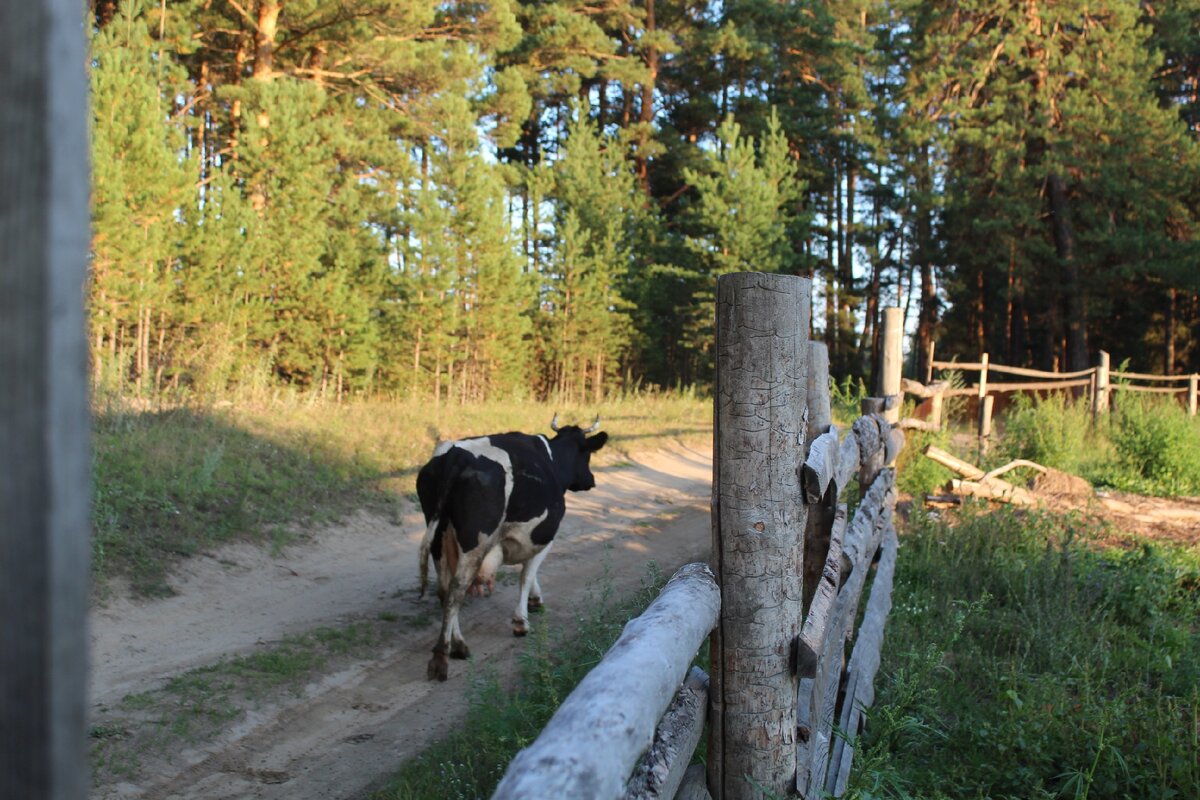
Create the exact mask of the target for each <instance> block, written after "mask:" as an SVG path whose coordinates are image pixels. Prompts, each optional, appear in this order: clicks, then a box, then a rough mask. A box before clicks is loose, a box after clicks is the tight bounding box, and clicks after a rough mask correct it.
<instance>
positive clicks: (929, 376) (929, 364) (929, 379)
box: [925, 340, 934, 386]
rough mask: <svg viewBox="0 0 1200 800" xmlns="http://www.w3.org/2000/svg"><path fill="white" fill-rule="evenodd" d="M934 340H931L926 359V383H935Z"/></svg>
mask: <svg viewBox="0 0 1200 800" xmlns="http://www.w3.org/2000/svg"><path fill="white" fill-rule="evenodd" d="M933 344H934V343H933V341H932V340H931V341H930V342H929V357H928V358H927V359H926V361H925V385H926V386H928V385H929V384H931V383H933Z"/></svg>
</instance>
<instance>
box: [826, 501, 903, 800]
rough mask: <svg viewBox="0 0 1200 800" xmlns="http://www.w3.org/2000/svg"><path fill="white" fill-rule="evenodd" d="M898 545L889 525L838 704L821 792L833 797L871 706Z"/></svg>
mask: <svg viewBox="0 0 1200 800" xmlns="http://www.w3.org/2000/svg"><path fill="white" fill-rule="evenodd" d="M898 548H899V542H898V541H897V539H896V530H895V528H894V527H893V526H892V524H891V522H890V521H889V522H888V523H887V527H886V528H885V530H884V534H883V544H882V550H881V554H880V558H879V566H878V568H877V569H876V570H875V580H874V581H873V582H872V584H871V595H870V598H869V599H868V600H867V608H866V611H865V612H864V614H863V621H862V625H861V627H860V628H859V630H858V635H857V637H856V638H855V642H854V651H853V653H852V654H851V656H850V663H849V665H848V666H847V667H846V675H847V681H846V694H845V699H844V700H843V701H842V714H841V721H840V724H839V727H840V728H841V731H842V737H841V738H839V739H838V740H837V742H836V743H835V744H834V746H833V751H832V753H831V757H830V763H829V770H828V772H827V776H826V782H825V789H826V791H828V792H830V793H832V794H833V796H834V797H841V796H842V795H843V794H845V792H846V784H847V782H848V781H849V779H850V765H851V761H852V760H853V758H854V742H855V740H856V739H857V738H858V732H859V727H860V726H861V723H862V717H863V711H864V710H866V709H868V708H870V707H871V705H872V703H874V702H875V675H876V673H877V672H878V671H879V661H880V657H881V655H882V653H883V633H884V627H885V626H886V624H887V618H888V614H889V613H891V610H892V581H893V577H894V575H895V572H896V551H897V549H898Z"/></svg>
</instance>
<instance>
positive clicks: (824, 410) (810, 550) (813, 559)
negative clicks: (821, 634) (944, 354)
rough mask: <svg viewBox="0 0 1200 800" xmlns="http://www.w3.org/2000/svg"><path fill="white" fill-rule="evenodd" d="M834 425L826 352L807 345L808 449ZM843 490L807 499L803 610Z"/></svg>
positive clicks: (816, 579) (816, 578)
mask: <svg viewBox="0 0 1200 800" xmlns="http://www.w3.org/2000/svg"><path fill="white" fill-rule="evenodd" d="M832 424H833V413H832V410H831V409H830V407H829V350H828V348H826V346H825V343H824V342H809V343H808V446H807V447H806V448H805V450H806V455H807V451H808V450H809V448H811V447H812V443H813V441H814V440H815V439H816V438H817V437H818V436H820V435H821V434H823V433H826V432H828V431H829V427H830V426H831V425H832ZM841 488H842V487H840V486H836V485H831V486H830V487H829V488H828V489H827V490H826V492H825V495H826V496H824V497H821V498H818V500H817V502H816V503H812V498H808V500H809V507H808V522H807V523H806V525H805V530H804V609H805V610H806V611H807V609H808V605H809V603H810V602H812V597H813V594H814V593H815V592H816V591H817V584H819V583H820V582H821V571H822V569H824V567H825V557H826V555H828V553H829V537H830V534H831V532H832V531H833V516H834V512H835V511H836V507H837V493H838V491H840V490H841Z"/></svg>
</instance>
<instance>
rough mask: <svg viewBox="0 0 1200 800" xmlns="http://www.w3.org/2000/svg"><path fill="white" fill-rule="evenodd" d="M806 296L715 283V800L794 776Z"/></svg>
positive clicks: (739, 280) (779, 279) (772, 787)
mask: <svg viewBox="0 0 1200 800" xmlns="http://www.w3.org/2000/svg"><path fill="white" fill-rule="evenodd" d="M811 292H812V283H811V281H809V280H808V279H805V278H798V277H794V276H790V275H777V274H761V273H732V274H729V275H722V276H721V277H720V278H718V279H717V338H716V355H717V379H716V390H715V395H716V396H715V404H716V414H715V426H714V427H715V430H714V449H713V458H714V466H713V518H714V526H713V534H714V538H713V559H714V561H715V562H716V565H717V568H718V570H719V575H720V586H721V602H722V609H721V623H720V625H719V626H718V627H717V630H716V632H715V634H714V636H713V639H712V674H711V678H712V691H711V693H710V697H711V703H712V710H711V712H710V726H709V747H708V760H707V761H708V769H709V773H708V788H709V791H710V792H712V793H713V797H714V798H716V800H722V798H724V797H726V796H729V797H740V796H741V795H742V794H743V793H744V792H745V786H746V780H747V778H749V779H750V780H752V781H754V782H756V783H757V784H758V785H759V786H761V787H762V788H763V789H764V790H766V791H770V792H775V793H777V794H785V793H786V792H787V791H788V789H789V788H790V786H791V784H792V782H793V776H794V775H795V772H796V761H795V759H796V750H795V740H796V725H795V715H796V708H795V702H796V680H797V678H796V677H795V674H794V672H793V671H792V670H791V669H789V668H788V666H789V663H788V662H789V659H790V658H791V655H792V642H793V641H794V640H795V638H796V636H798V635H799V633H800V628H801V626H802V624H803V621H804V620H803V597H804V576H803V564H804V538H803V536H801V535H800V533H801V532H802V531H804V529H805V526H806V525H807V518H808V507H807V506H806V505H805V504H804V496H803V492H802V491H801V488H800V465H801V463H802V462H803V460H804V448H803V447H802V446H800V445H801V444H802V442H803V440H804V439H805V437H806V431H807V420H808V410H807V395H808V354H809V347H808V330H809V315H810V311H811V307H812V302H811ZM764 742H771V743H773V745H774V746H773V747H765V746H764V745H763V743H764Z"/></svg>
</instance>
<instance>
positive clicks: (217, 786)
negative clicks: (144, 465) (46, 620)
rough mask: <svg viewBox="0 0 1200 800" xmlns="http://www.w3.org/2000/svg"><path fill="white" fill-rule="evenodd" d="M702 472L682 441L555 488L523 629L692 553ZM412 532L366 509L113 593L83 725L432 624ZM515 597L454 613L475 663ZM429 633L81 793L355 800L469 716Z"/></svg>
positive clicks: (490, 653)
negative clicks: (234, 666)
mask: <svg viewBox="0 0 1200 800" xmlns="http://www.w3.org/2000/svg"><path fill="white" fill-rule="evenodd" d="M711 470H712V458H711V453H710V452H707V451H701V450H693V449H689V448H685V447H682V446H678V447H675V448H672V449H670V450H665V451H658V452H653V453H646V454H643V455H640V456H636V457H634V458H633V459H631V460H630V461H629V462H627V463H621V464H617V465H613V466H608V467H599V468H597V469H596V470H595V473H596V479H597V488H596V489H594V490H593V491H591V492H588V493H585V494H577V495H569V496H568V506H567V508H568V510H567V517H566V520H565V521H564V523H563V526H562V528H561V529H560V531H559V534H558V538H557V539H556V540H555V545H554V551H553V552H552V553H551V555H550V556H549V558H548V560H547V561H546V563H545V565H544V566H543V568H542V571H541V575H540V577H541V583H542V587H543V589H544V591H545V595H546V602H547V609H548V610H547V613H546V614H544V615H541V616H535V617H533V619H532V622H533V625H535V626H537V625H547V624H548V625H563V624H568V623H569V620H570V619H572V617H573V616H574V614H575V613H577V612H578V611H579V610H580V606H581V604H583V603H585V602H586V599H587V593H588V591H589V582H590V581H592V580H593V579H594V578H595V577H596V576H598V575H600V574H601V573H602V572H603V571H604V570H605V569H607V570H609V573H610V575H611V582H612V585H613V588H614V590H616V591H617V592H622V591H624V590H627V589H632V588H635V587H637V586H638V585H639V583H640V581H641V579H642V578H643V577H644V575H645V568H646V564H647V563H648V562H650V561H655V562H657V563H658V565H659V566H660V567H661V568H662V569H663V570H664V571H665V572H667V573H668V574H669V573H670V572H671V571H673V570H674V569H675V568H676V567H677V566H679V565H680V564H683V563H687V562H689V561H696V560H704V559H706V558H707V556H708V552H709V549H710V536H711V534H710V528H709V516H708V504H709V499H710V498H709V493H710V479H711ZM422 528H423V526H422V522H421V519H420V514H419V510H418V509H416V508H415V507H406V509H405V513H403V514H402V519H401V520H399V522H398V524H397V523H396V521H393V520H387V519H384V518H382V517H379V516H376V515H372V514H367V513H363V514H360V515H358V516H356V517H354V518H352V519H350V520H348V521H345V522H343V523H341V524H339V525H337V526H335V527H333V528H331V529H329V530H326V531H322V532H320V533H319V535H316V536H314V537H312V541H311V542H309V543H306V544H303V545H297V546H294V547H292V548H289V549H288V551H287V552H285V553H282V554H276V555H272V554H270V553H268V552H266V551H264V550H263V549H262V548H261V547H256V546H252V545H239V546H233V547H226V548H222V549H220V550H219V551H216V552H213V553H210V554H208V555H206V556H205V557H203V558H196V559H192V560H191V561H189V562H188V563H187V564H186V565H185V566H184V568H183V570H182V571H181V572H180V573H179V575H178V577H177V579H176V581H175V584H174V588H175V589H176V590H177V592H178V594H177V595H176V596H175V597H172V598H168V599H165V600H155V601H131V600H128V599H125V598H123V597H118V598H117V599H114V600H112V601H110V602H109V603H108V604H107V605H106V606H105V607H104V608H100V609H97V610H96V611H94V613H93V615H92V619H91V641H92V679H91V691H92V695H91V697H92V706H93V724H99V725H103V723H104V720H105V719H106V716H107V715H109V714H110V713H111V709H113V708H114V707H116V706H117V705H118V704H120V702H121V700H122V698H124V697H126V696H128V695H131V694H136V693H139V692H145V691H148V690H152V689H155V688H156V687H159V686H162V685H163V684H164V683H165V682H166V681H168V680H169V679H171V678H172V677H173V676H176V675H179V674H181V673H183V672H185V671H187V670H189V669H194V668H196V667H202V666H204V665H208V664H212V663H214V662H216V661H218V660H219V659H221V658H223V657H229V656H232V655H239V654H246V653H252V652H254V651H255V649H256V648H261V647H263V646H264V645H265V644H269V643H271V642H273V641H277V640H278V639H279V638H281V637H283V636H286V635H289V634H297V633H302V632H304V631H308V630H312V629H314V628H316V627H319V626H339V625H347V624H349V623H352V622H354V621H355V620H362V619H376V618H378V617H379V616H380V615H385V614H386V615H393V616H395V617H396V618H403V619H422V620H432V619H433V618H435V617H437V615H438V607H437V600H436V599H435V598H433V597H431V596H426V597H425V598H424V599H419V598H418V597H417V549H418V546H419V544H420V539H421V535H422V533H423V530H422ZM506 569H508V568H506ZM515 602H516V586H515V584H514V583H513V582H511V581H509V582H504V581H502V582H501V583H500V584H499V585H498V587H497V591H496V593H495V595H493V596H492V597H491V598H487V599H484V600H477V601H474V602H471V603H470V604H468V606H467V607H466V608H465V609H464V611H463V614H462V617H461V621H462V627H463V633H464V635H465V637H466V639H467V642H468V643H469V644H470V646H471V648H472V651H473V653H474V655H475V658H476V659H478V660H480V661H484V662H486V663H488V664H489V665H495V666H496V667H497V668H498V669H499V671H500V673H501V674H502V675H504V674H508V673H509V672H511V669H512V667H513V664H514V661H515V656H516V654H517V653H518V652H520V650H521V648H522V646H523V644H524V643H525V641H526V640H522V639H514V638H513V636H512V634H511V627H510V625H509V622H508V619H509V616H510V615H511V613H512V608H513V606H514V605H515ZM435 637H436V627H435V625H434V624H433V623H432V621H430V622H427V623H423V624H413V625H408V626H403V630H402V632H401V633H400V634H399V635H398V636H397V637H395V638H393V639H391V640H389V644H388V645H387V647H386V648H385V649H383V650H382V651H379V652H376V653H375V654H374V656H373V657H372V659H370V660H366V661H361V660H360V661H353V662H352V663H341V664H339V665H338V666H337V668H336V669H334V670H332V671H327V672H326V673H324V674H321V675H318V676H317V677H316V678H314V679H313V680H312V681H311V682H310V683H309V684H308V685H307V686H305V687H304V688H303V689H302V691H300V692H299V693H296V694H286V695H283V696H280V697H275V698H271V700H270V701H269V702H266V703H261V704H257V705H256V706H255V707H254V708H252V709H248V710H247V711H246V713H245V715H244V716H243V717H242V718H241V719H240V720H238V721H237V722H236V723H235V724H234V725H233V726H232V727H231V728H229V729H228V730H225V731H224V732H222V733H221V734H219V735H218V736H217V737H216V738H215V739H206V740H204V741H202V742H198V743H194V744H190V745H186V746H180V745H175V746H162V747H158V748H153V747H151V748H145V749H144V751H143V752H140V753H138V757H137V759H136V764H135V765H134V766H132V767H128V766H127V767H126V768H125V769H124V770H120V771H116V772H114V771H111V770H107V769H103V768H101V769H99V770H98V771H97V780H96V781H95V787H94V789H93V792H92V796H93V797H94V798H105V799H106V800H107V798H163V800H165V799H166V798H189V799H191V800H200V799H201V798H203V799H204V800H217V799H218V798H221V799H224V798H230V799H232V798H288V800H310V799H312V800H315V799H316V798H350V797H358V796H361V795H362V793H363V792H364V791H366V790H367V789H368V788H370V787H372V786H374V785H375V784H377V783H378V782H379V781H380V780H382V779H383V778H386V776H387V775H388V774H389V773H390V772H391V771H393V770H394V769H395V767H396V766H397V765H398V764H400V763H401V762H402V761H404V760H405V759H406V758H409V757H411V756H413V755H415V754H417V753H419V752H420V751H421V750H422V749H423V748H424V747H425V746H426V745H427V744H428V743H430V742H431V741H435V740H437V739H439V738H442V737H443V736H445V735H446V734H447V733H449V732H450V731H452V730H453V728H454V726H455V725H456V724H457V723H458V722H459V720H461V718H462V716H463V714H464V713H465V710H466V702H465V697H464V688H465V677H466V675H467V671H468V670H467V667H466V665H464V664H463V663H462V662H451V673H450V680H449V681H447V682H446V683H444V684H439V683H431V682H429V681H427V680H426V678H425V665H426V662H427V661H428V659H429V650H430V648H431V646H432V644H433V640H434V638H435Z"/></svg>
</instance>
